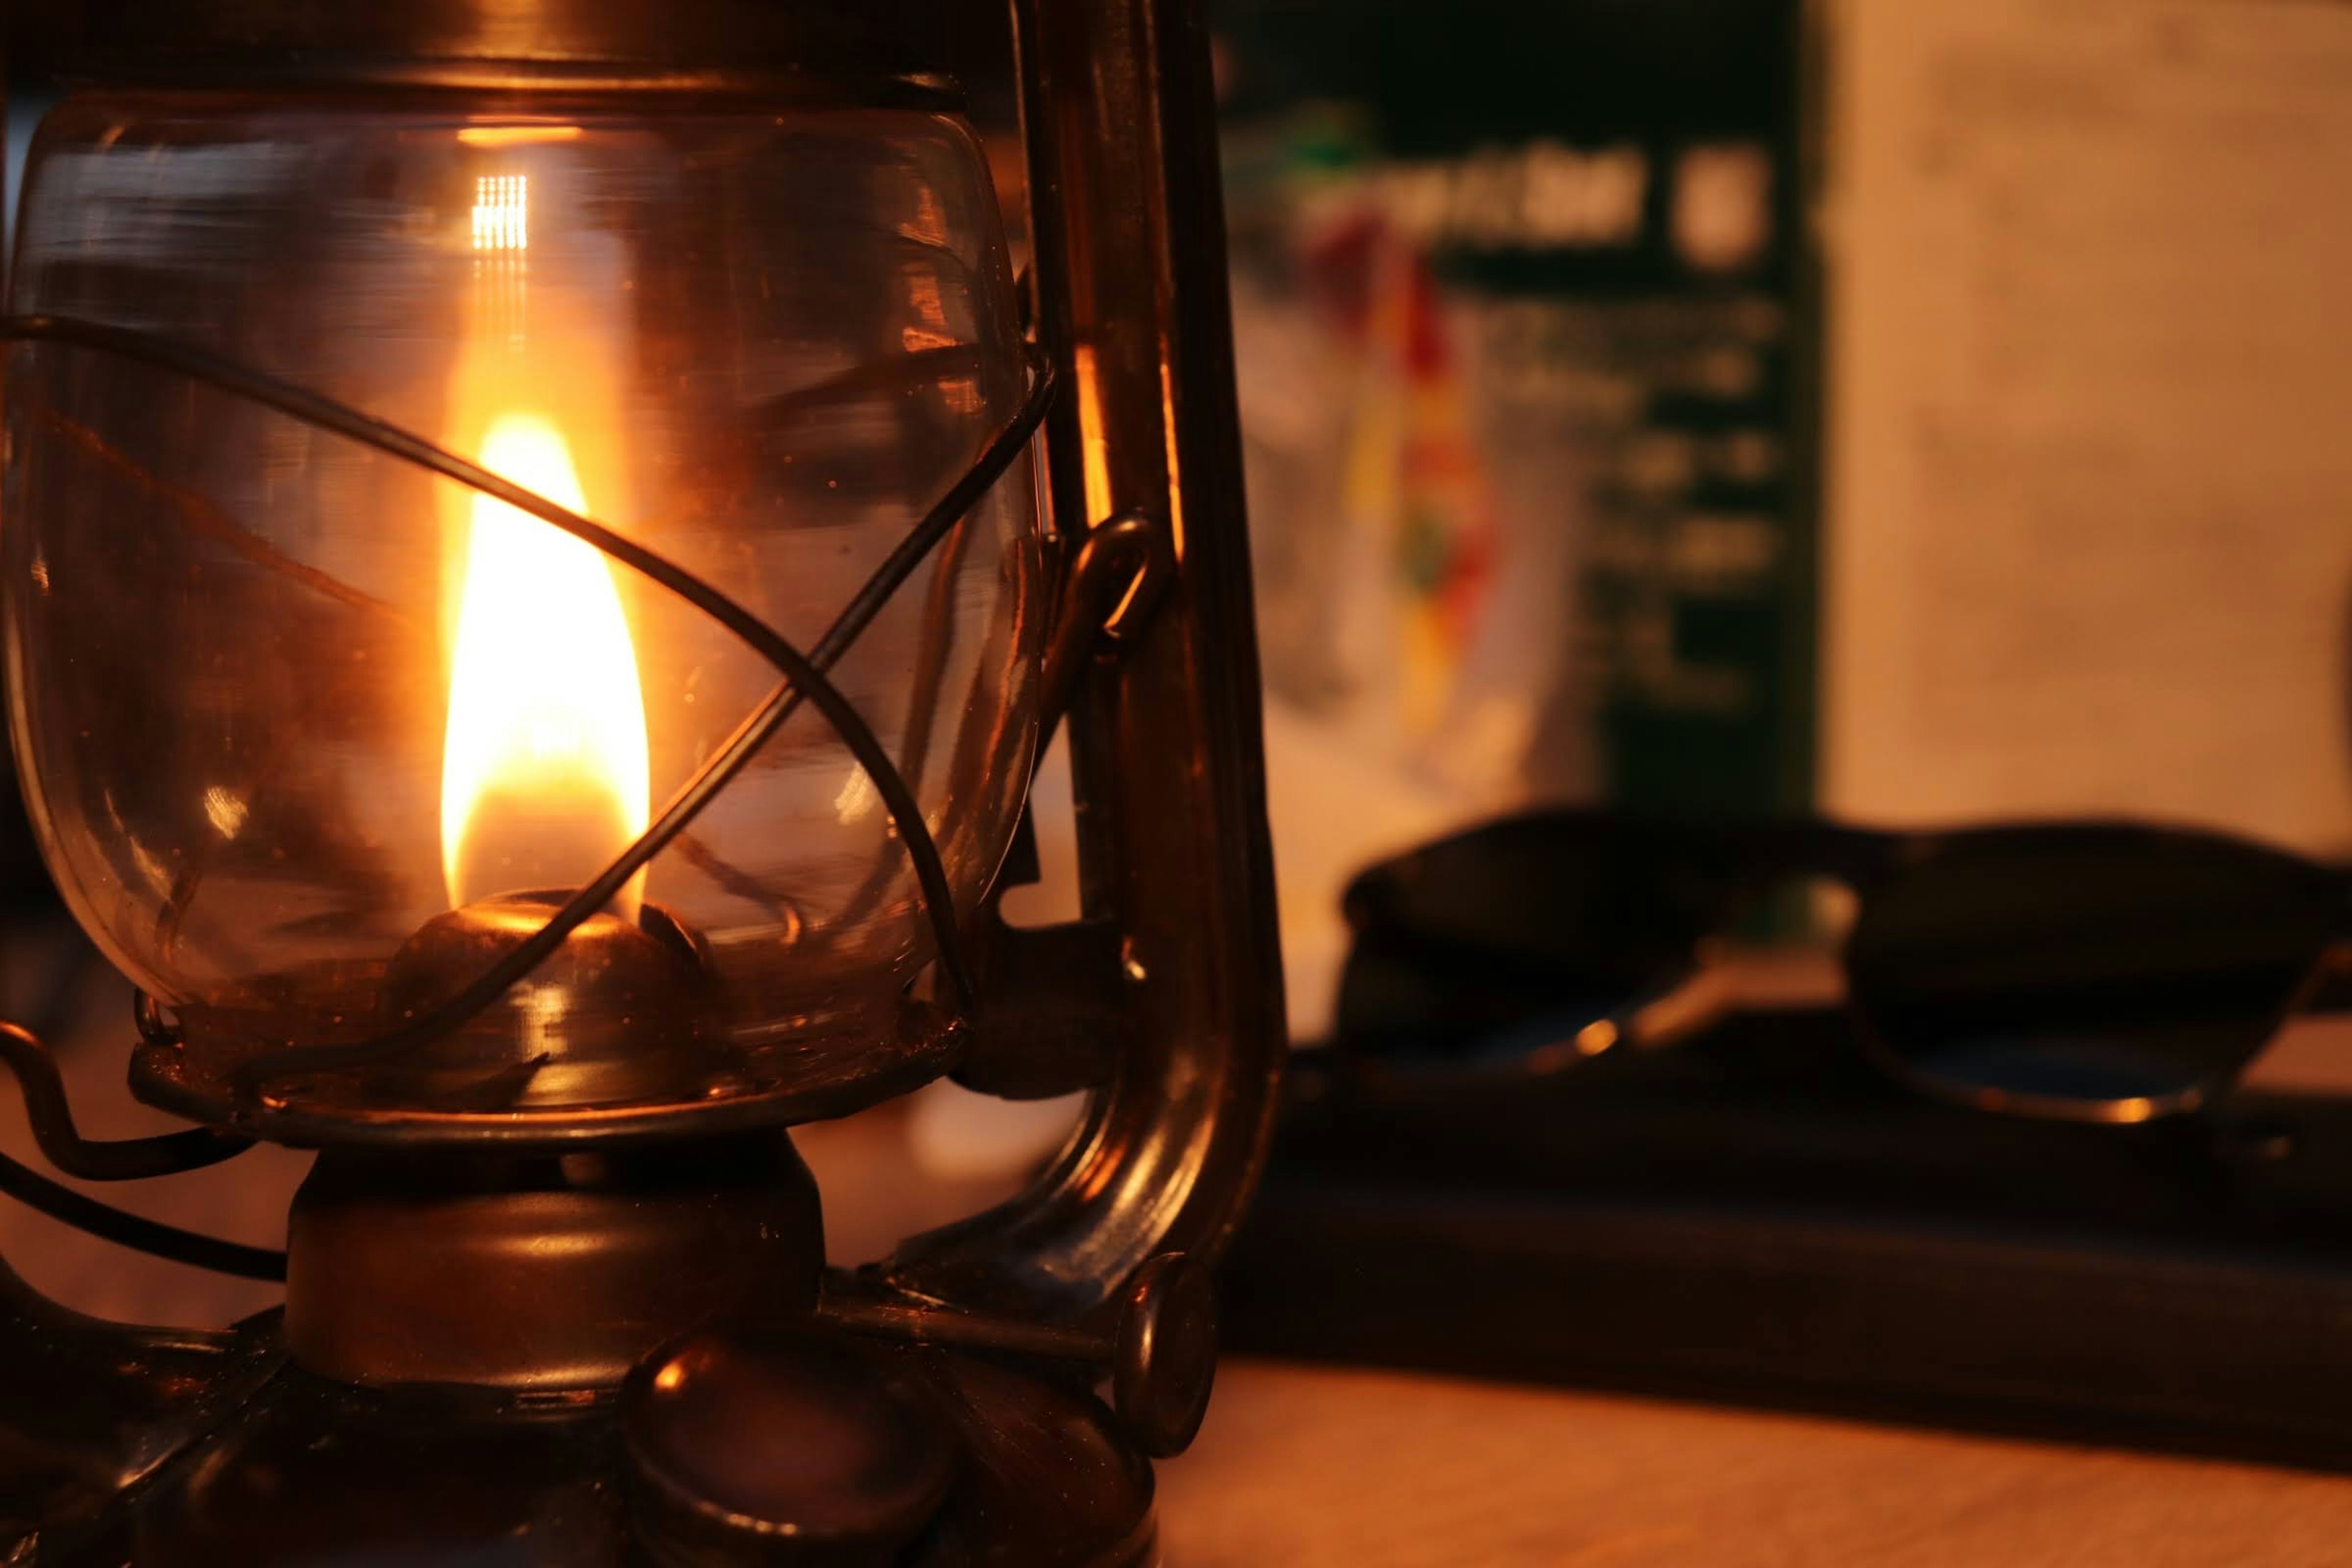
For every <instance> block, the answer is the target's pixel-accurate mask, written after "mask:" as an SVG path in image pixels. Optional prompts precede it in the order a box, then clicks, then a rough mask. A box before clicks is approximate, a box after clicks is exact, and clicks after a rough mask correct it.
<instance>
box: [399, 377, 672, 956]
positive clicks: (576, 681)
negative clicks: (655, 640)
mask: <svg viewBox="0 0 2352 1568" xmlns="http://www.w3.org/2000/svg"><path fill="white" fill-rule="evenodd" d="M480 462H481V465H482V467H484V468H488V469H489V470H491V471H492V472H493V473H496V474H499V475H500V476H502V477H503V478H506V479H512V480H513V481H514V482H515V483H517V484H519V485H521V486H523V487H524V488H525V489H531V490H535V491H537V492H538V493H540V494H541V495H543V496H545V497H546V498H547V499H548V500H552V501H555V502H557V503H558V504H559V505H562V506H565V507H568V508H570V509H571V510H573V511H584V510H587V508H586V502H585V499H584V498H583V496H582V494H581V492H580V479H579V476H578V475H577V473H575V472H574V470H573V468H572V453H571V449H570V447H567V446H566V445H565V443H564V439H563V437H562V433H561V432H560V431H558V430H557V429H556V427H555V426H554V425H553V424H551V422H549V421H548V420H546V419H543V418H540V417H537V416H531V415H520V414H509V415H505V416H500V417H499V418H498V419H495V420H493V421H492V422H491V424H490V427H489V430H488V434H487V435H486V436H485V437H484V438H483V442H482V451H481V458H480ZM650 775H651V769H650V766H649V763H648V761H647V756H646V705H645V696H644V693H643V692H642V690H641V689H639V687H638V683H637V659H636V651H635V648H634V647H632V646H631V645H630V641H629V623H628V620H627V617H626V616H625V615H624V614H623V612H622V609H621V595H620V592H619V590H618V588H617V587H616V586H615V585H614V581H613V574H612V569H611V568H610V567H609V566H608V565H607V564H606V563H605V561H604V556H603V554H601V553H600V552H598V551H597V550H596V549H595V548H594V547H593V545H590V544H587V543H584V542H582V541H580V540H578V539H574V538H573V537H572V535H570V534H568V533H565V532H563V531H562V530H560V529H557V528H554V527H552V526H551V525H550V524H548V523H545V522H542V521H540V520H539V519H537V518H535V517H531V516H530V515H529V514H528V513H525V512H521V511H519V510H516V509H514V508H513V507H510V506H509V505H507V503H506V502H504V501H500V500H492V499H491V498H490V497H488V496H485V495H476V496H475V497H474V500H473V521H472V529H471V533H470V537H469V538H468V541H467V548H466V572H465V578H464V589H463V593H462V596H461V598H460V600H459V605H458V610H457V641H456V647H455V651H454V653H453V656H452V658H451V664H450V676H449V731H448V738H447V742H446V746H445V749H444V751H443V753H442V763H441V857H442V869H443V871H444V873H445V875H446V878H447V879H448V887H449V901H450V903H451V904H452V905H453V906H457V905H463V904H467V903H471V902H473V901H474V900H478V899H481V898H485V897H488V896H490V895H493V894H497V893H505V892H520V891H528V890H532V889H572V888H577V887H580V886H583V884H585V883H586V882H587V881H588V879H590V878H591V877H593V876H594V875H595V874H596V873H597V872H598V871H600V870H602V869H603V868H604V866H605V864H606V863H607V862H608V861H610V860H611V859H612V858H613V857H614V855H615V854H617V853H619V852H620V851H621V850H622V849H623V848H624V847H626V846H627V845H628V844H629V843H630V842H631V841H632V840H634V839H635V837H637V835H638V834H640V833H642V832H644V831H645V827H646V822H647V820H648V817H649V813H650V805H651V802H650V794H651V784H650ZM644 882H645V874H644V873H643V872H642V871H641V872H639V873H638V875H637V876H636V878H635V879H633V880H632V881H631V882H630V883H629V885H628V886H627V887H626V888H625V889H623V891H622V892H621V894H620V895H619V896H618V897H616V898H615V899H614V910H615V912H617V913H619V914H621V915H623V916H624V917H625V918H628V919H631V920H634V919H635V917H636V913H637V908H638V904H639V901H640V900H641V898H642V894H643V889H644Z"/></svg>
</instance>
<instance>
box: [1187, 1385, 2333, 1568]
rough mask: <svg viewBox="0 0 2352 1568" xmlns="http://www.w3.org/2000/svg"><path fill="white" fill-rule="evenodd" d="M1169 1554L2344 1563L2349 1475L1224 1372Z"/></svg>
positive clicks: (2133, 1567)
mask: <svg viewBox="0 0 2352 1568" xmlns="http://www.w3.org/2000/svg"><path fill="white" fill-rule="evenodd" d="M1160 1533H1161V1539H1162V1542H1164V1545H1165V1551H1166V1560H1167V1562H1166V1568H1269V1565H1272V1564H1282V1565H1285V1568H1847V1565H1849V1564H1851V1565H1853V1568H1864V1565H1867V1568H2108V1565H2114V1568H2173V1565H2178V1568H2290V1565H2293V1568H2322V1565H2326V1568H2342V1565H2344V1564H2347V1563H2352V1481H2347V1480H2345V1479H2337V1478H2334V1477H2327V1476H2317V1475H2308V1474H2303V1473H2299V1472H2295V1471H2291V1470H2277V1469H2265V1468H2259V1467H2254V1466H2246V1465H2231V1464H2220V1463H2212V1462H2207V1461H2201V1460H2194V1459H2180V1458H2158V1457H2154V1456H2149V1455H2143V1454H2129V1453H2121V1452H2110V1451H2103V1450H2095V1449H2084V1448H2069V1447H2058V1446H2054V1445H2047V1444H2038V1443H2024V1442H2014V1441H2008V1440H1996V1439H1990V1438H1979V1437H1965V1436H1950V1435H1947V1434H1943V1433H1937V1432H1921V1431H1909V1430H1899V1429H1895V1428H1889V1427H1882V1426H1866V1425H1863V1424H1859V1423H1849V1422H1840V1421H1831V1420H1820V1419H1814V1418H1811V1417H1802V1416H1793V1415H1767V1414H1755V1413H1750V1412H1744V1411H1729V1410H1719V1409H1714V1408H1710V1407H1706V1406H1700V1405H1672V1404H1665V1403H1661V1402H1655V1401H1650V1400H1640V1399H1623V1398H1615V1397H1603V1396H1600V1395H1593V1394H1570V1393H1560V1392H1555V1391H1549V1390H1538V1389H1523V1388H1508V1387H1498V1386H1490V1385H1484V1384H1471V1383H1462V1382H1455V1381H1452V1380H1449V1379H1444V1378H1434V1377H1422V1376H1412V1375H1406V1374H1402V1373H1379V1372H1365V1371H1355V1370H1347V1369H1335V1368H1322V1367H1301V1366H1291V1365H1285V1364H1281V1363H1268V1362H1249V1361H1237V1362H1229V1363H1227V1364H1226V1365H1225V1367H1224V1368H1223V1370H1222V1372H1221V1373H1220V1377H1219V1383H1218V1388H1217V1394H1216V1399H1215V1403H1214V1404H1213V1405H1212V1406H1211V1409H1210V1413H1209V1422H1208V1425H1207V1426H1206V1427H1205V1428H1204V1429H1203V1431H1202V1435H1201V1439H1200V1441H1199V1442H1198V1443H1197V1444H1195V1445H1194V1447H1193V1448H1192V1452H1191V1453H1189V1454H1187V1455H1186V1456H1184V1457H1183V1458H1180V1459H1176V1460H1173V1461H1171V1462H1170V1463H1168V1464H1165V1465H1163V1466H1162V1467H1161V1468H1160Z"/></svg>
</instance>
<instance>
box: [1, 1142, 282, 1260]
mask: <svg viewBox="0 0 2352 1568" xmlns="http://www.w3.org/2000/svg"><path fill="white" fill-rule="evenodd" d="M0 1193H5V1194H8V1195H9V1196H10V1197H12V1198H15V1199H16V1201H17V1202H18V1203H20V1204H23V1205H25V1206H26V1207H27V1208H30V1209H35V1210H37V1211H39V1212H40V1213H42V1214H45V1215H48V1216H49V1217H50V1218H51V1219H53V1220H56V1221H58V1223H59V1224H61V1225H69V1226H73V1227H74V1228H75V1229H76V1230H79V1231H86V1232H88V1233H89V1235H91V1236H94V1237H98V1238H99V1239H100V1240H101V1241H111V1242H113V1243H115V1244H116V1245H117V1246H121V1247H130V1248H131V1250H132V1251H134V1252H144V1253H147V1254H149V1255H150V1256H152V1257H155V1258H169V1259H171V1260H172V1261H173V1262H174V1263H185V1264H187V1265H189V1266H190V1267H191V1268H209V1269H211V1270H212V1271H213V1272H214V1273H215V1274H233V1275H236V1277H237V1278H238V1279H260V1280H264V1281H267V1282H268V1283H270V1284H274V1285H282V1284H284V1283H285V1282H286V1255H285V1254H284V1253H282V1252H277V1251H273V1250H271V1249H270V1248H268V1247H247V1245H245V1243H243V1242H241V1241H223V1240H222V1239H221V1238H220V1237H216V1236H202V1235H199V1234H197V1233H196V1232H195V1231H193V1230H182V1229H181V1228H180V1227H179V1226H175V1225H165V1224H164V1223H163V1221H161V1220H152V1219H149V1218H147V1217H146V1216H145V1215H135V1214H132V1213H131V1212H130V1211H129V1210H127V1209H119V1208H116V1207H114V1206H113V1205H111V1204H102V1203H100V1202H99V1201H98V1200H97V1199H96V1198H90V1197H84V1196H83V1195H82V1194H79V1193H78V1192H75V1191H74V1190H73V1189H72V1188H71V1187H68V1186H64V1185H61V1184H58V1183H56V1182H53V1181H51V1180H49V1179H48V1178H47V1176H44V1175H42V1174H41V1173H39V1172H37V1171H35V1170H33V1169H32V1168H31V1167H30V1166H27V1165H24V1164H20V1163H17V1162H16V1161H15V1160H12V1159H10V1158H9V1157H8V1156H7V1155H5V1154H0Z"/></svg>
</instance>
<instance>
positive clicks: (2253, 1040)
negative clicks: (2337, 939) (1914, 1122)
mask: <svg viewBox="0 0 2352 1568" xmlns="http://www.w3.org/2000/svg"><path fill="white" fill-rule="evenodd" d="M2342 901H2343V893H2342V890H2341V884H2340V883H2338V882H2336V880H2335V879H2332V878H2331V877H2329V876H2328V875H2327V874H2326V873H2324V872H2322V871H2320V870H2318V869H2317V868H2314V867H2312V866H2310V865H2308V864H2305V863H2304V862H2302V861H2299V860H2295V859H2293V858H2289V857H2286V856H2283V855H2278V854H2274V853H2272V852H2270V851H2267V850H2263V849H2261V848H2258V847H2254V846H2252V845H2247V844H2242V843H2239V842H2236V841H2233V840H2229V839H2222V838H2209V837H2200V836H2195V835H2189V834H2177V833H2160V832H2149V831H2141V830H2136V829H2129V828H2065V829H2060V828H2053V829H2046V830H2035V829H2015V830H2008V831H2000V830H1994V831H1988V832H1984V833H1978V834H1963V835H1958V836H1955V837H1950V838H1948V839H1943V840H1939V841H1937V843H1936V844H1935V845H1934V847H1931V848H1930V849H1929V850H1927V852H1926V853H1925V854H1924V855H1923V857H1922V858H1920V859H1919V860H1918V861H1917V862H1916V864H1914V865H1912V866H1910V867H1909V868H1906V869H1905V870H1904V871H1902V872H1901V873H1899V874H1897V875H1896V876H1895V878H1894V879H1893V880H1892V881H1891V882H1890V883H1889V884H1888V885H1887V886H1886V887H1885V888H1884V889H1873V891H1872V893H1871V895H1870V896H1868V897H1866V898H1865V899H1864V901H1863V908H1862V912H1861V915H1860V917H1859V919H1858V920H1857V921H1856V922H1855V925H1854V929H1853V935H1852V937H1851V938H1850V940H1849V942H1848V944H1847V963H1848V968H1849V971H1850V973H1851V975H1852V979H1853V1000H1854V1005H1855V1007H1856V1009H1857V1011H1858V1012H1859V1014H1860V1015H1861V1018H1862V1022H1863V1025H1864V1028H1865V1029H1866V1030H1867V1031H1868V1032H1869V1033H1870V1035H1871V1036H1872V1037H1873V1039H1874V1042H1875V1043H1876V1044H1877V1045H1878V1046H1879V1047H1881V1048H1883V1049H1885V1050H1886V1051H1889V1052H1891V1053H1893V1054H1894V1055H1895V1057H1896V1058H1898V1059H1899V1060H1901V1061H1902V1062H1903V1063H1905V1064H1906V1065H1907V1066H1908V1067H1909V1068H1912V1069H1913V1070H1915V1071H1916V1072H1917V1073H1919V1074H1920V1075H1922V1076H1923V1077H1925V1078H1927V1079H1930V1080H1932V1081H1935V1082H1937V1083H1940V1084H1943V1085H1945V1086H1947V1087H1949V1088H1951V1089H1958V1090H1959V1091H1961V1092H1963V1093H1970V1094H1976V1095H1997V1096H2001V1097H2006V1098H2007V1099H2009V1100H2011V1103H2012V1104H2020V1105H2021V1106H2022V1107H2023V1108H2032V1103H2033V1102H2034V1101H2039V1102H2041V1104H2042V1108H2044V1109H2048V1110H2058V1111H2062V1112H2064V1111H2079V1112H2081V1113H2084V1114H2095V1113H2098V1112H2100V1111H2102V1110H2105V1111H2108V1112H2109V1113H2113V1112H2115V1111H2116V1110H2123V1111H2126V1112H2128V1111H2130V1110H2133V1109H2135V1108H2134V1107H2133V1104H2132V1102H2135V1101H2141V1100H2147V1101H2156V1102H2158V1106H2157V1107H2142V1108H2137V1109H2140V1110H2147V1109H2160V1108H2161V1102H2163V1101H2165V1100H2172V1099H2176V1098H2177V1097H2179V1096H2182V1095H2184V1094H2188V1093H2189V1092H2191V1091H2195V1090H2208V1089H2214V1088H2216V1087H2218V1086H2219V1085H2220V1084H2221V1083H2222V1082H2223V1081H2224V1080H2225V1079H2228V1078H2229V1077H2230V1076H2231V1074H2233V1073H2234V1072H2236V1071H2237V1070H2238V1069H2239V1068H2241V1067H2242V1066H2243V1065H2244V1063H2245V1062H2246V1061H2247V1060H2248V1059H2249V1058H2251V1057H2252V1056H2253V1055H2254V1053H2255V1052H2257V1051H2258V1050H2260V1049H2261V1048H2262V1047H2263V1043H2264V1042H2265V1041H2266V1040H2268V1038H2269V1037H2270V1036H2271V1035H2272V1033H2273V1031H2274V1030H2275V1029H2276V1028H2277V1026H2278V1024H2279V1021H2280V1019H2281V1017H2282V1016H2283V1015H2284V1011H2285V1009H2286V1007H2287V1006H2288V1005H2290V1004H2291V1002H2292V1001H2293V999H2294V994H2295V992H2296V990H2297V989H2298V987H2299V986H2300V985H2301V984H2303V983H2304V981H2305V979H2306V978H2307V977H2308V976H2309V975H2310V974H2311V973H2312V972H2313V970H2314V968H2315V966H2316V964H2317V963H2319V960H2320V958H2321V956H2322V955H2323V954H2324V952H2326V947H2327V944H2328V942H2329V941H2330V940H2331V938H2332V937H2333V935H2334V934H2335V931H2336V929H2337V923H2338V921H2339V919H2340V914H2339V906H2340V905H2341V903H2342Z"/></svg>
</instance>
